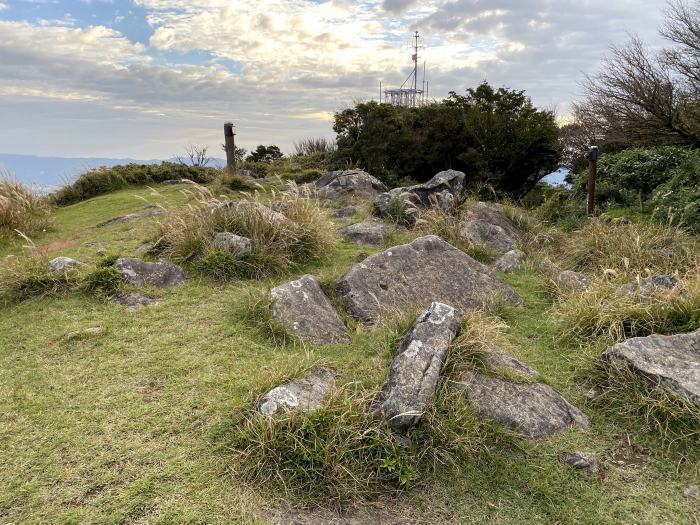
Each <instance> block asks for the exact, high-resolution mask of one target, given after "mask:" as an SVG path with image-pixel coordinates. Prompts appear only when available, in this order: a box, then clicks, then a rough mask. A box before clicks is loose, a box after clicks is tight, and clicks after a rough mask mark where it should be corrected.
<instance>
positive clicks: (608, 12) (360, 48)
mask: <svg viewBox="0 0 700 525" xmlns="http://www.w3.org/2000/svg"><path fill="white" fill-rule="evenodd" d="M664 6H665V3H664V2H663V1H652V0H491V1H482V0H425V1H416V0H364V1H356V2H352V1H349V0H328V1H323V0H287V1H281V0H244V1H239V0H193V1H185V0H0V152H2V153H18V154H31V155H47V156H66V157H69V156H80V157H132V158H144V159H151V158H168V157H172V156H175V155H179V154H182V153H183V151H184V148H185V146H186V145H188V144H196V145H206V146H208V148H209V152H210V153H211V154H213V155H215V156H219V157H220V156H223V152H222V151H221V142H222V140H223V123H224V122H225V121H226V120H233V121H234V122H235V123H236V126H237V143H238V144H239V145H241V146H243V147H246V148H248V149H250V148H251V147H254V146H255V145H256V144H261V143H264V144H278V145H279V146H280V147H281V148H282V150H283V151H287V152H289V151H291V149H292V147H293V143H294V142H295V141H296V140H299V139H301V138H305V137H316V136H326V137H333V136H334V134H333V131H332V115H333V113H334V112H335V111H338V110H341V109H343V108H345V107H348V106H351V105H352V104H353V103H354V102H357V101H361V100H371V99H372V98H374V99H377V98H378V93H379V82H380V81H382V83H383V85H384V86H385V87H398V85H399V84H401V82H402V81H403V80H404V78H405V77H406V76H407V75H408V73H409V71H410V69H411V67H412V63H411V53H412V52H411V50H410V47H409V46H410V41H411V35H412V33H413V31H416V30H418V31H420V34H421V36H422V38H421V49H420V51H419V55H420V56H421V61H422V60H425V61H426V70H427V78H428V81H429V85H430V96H431V98H435V99H441V98H443V97H445V96H447V94H448V92H449V91H456V92H458V93H463V92H464V91H465V90H466V89H467V88H468V87H473V86H475V85H477V84H478V83H480V82H481V81H483V80H487V81H489V82H490V83H491V84H493V85H495V86H507V87H510V88H514V89H520V90H525V91H526V93H527V94H528V95H529V96H530V97H531V98H532V100H533V102H534V103H535V104H536V105H538V106H539V107H545V108H550V109H554V110H555V111H556V112H557V115H558V116H559V117H560V118H561V119H563V120H565V119H566V117H567V115H568V114H569V113H570V103H571V101H572V100H574V99H575V98H576V97H577V96H579V95H580V81H581V79H582V78H583V76H584V74H586V73H593V72H595V71H596V69H597V68H598V67H599V66H600V60H601V58H603V56H604V55H605V54H606V53H607V51H608V49H609V46H610V45H614V44H617V45H620V44H623V43H624V42H625V41H626V40H627V39H628V36H629V34H631V33H635V34H638V35H639V36H640V37H642V38H643V39H644V40H646V41H647V42H648V43H649V45H650V46H651V47H657V46H659V45H661V44H662V43H663V42H662V40H661V38H660V37H659V35H658V33H657V28H658V26H659V25H660V24H661V21H662V10H663V8H664Z"/></svg>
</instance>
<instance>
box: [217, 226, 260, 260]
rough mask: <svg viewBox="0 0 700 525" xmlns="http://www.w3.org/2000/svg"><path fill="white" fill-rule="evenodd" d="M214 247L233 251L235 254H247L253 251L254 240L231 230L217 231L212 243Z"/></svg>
mask: <svg viewBox="0 0 700 525" xmlns="http://www.w3.org/2000/svg"><path fill="white" fill-rule="evenodd" d="M211 245H212V248H214V249H216V250H223V251H226V252H231V253H233V254H235V255H239V256H240V255H245V254H246V253H250V252H251V251H253V241H252V240H251V239H249V238H248V237H242V236H240V235H236V234H235V233H231V232H217V233H215V234H214V240H213V241H212V243H211Z"/></svg>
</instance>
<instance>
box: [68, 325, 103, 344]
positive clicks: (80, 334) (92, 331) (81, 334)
mask: <svg viewBox="0 0 700 525" xmlns="http://www.w3.org/2000/svg"><path fill="white" fill-rule="evenodd" d="M104 331H105V329H104V327H102V326H93V327H90V328H83V329H82V330H77V331H75V332H68V333H67V334H66V339H68V340H69V341H72V340H74V339H86V338H88V337H92V336H95V335H100V334H102V333H104Z"/></svg>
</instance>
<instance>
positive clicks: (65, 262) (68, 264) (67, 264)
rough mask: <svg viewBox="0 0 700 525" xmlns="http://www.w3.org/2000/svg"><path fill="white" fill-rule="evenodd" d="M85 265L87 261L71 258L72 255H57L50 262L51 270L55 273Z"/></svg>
mask: <svg viewBox="0 0 700 525" xmlns="http://www.w3.org/2000/svg"><path fill="white" fill-rule="evenodd" d="M81 266H85V263H82V262H80V261H76V260H75V259H71V258H70V257H63V256H61V257H56V258H55V259H51V260H50V261H49V262H48V267H49V271H51V272H53V273H62V272H67V271H69V270H73V269H75V268H80V267H81Z"/></svg>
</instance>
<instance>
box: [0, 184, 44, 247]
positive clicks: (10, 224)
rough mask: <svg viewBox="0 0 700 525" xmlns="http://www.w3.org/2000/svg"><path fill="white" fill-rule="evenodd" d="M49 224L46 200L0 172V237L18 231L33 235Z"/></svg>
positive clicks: (14, 233)
mask: <svg viewBox="0 0 700 525" xmlns="http://www.w3.org/2000/svg"><path fill="white" fill-rule="evenodd" d="M50 224H51V218H50V206H49V205H48V203H47V200H46V199H45V198H43V197H40V196H38V195H36V194H35V193H34V192H33V191H32V190H31V188H29V187H27V186H26V185H24V184H22V183H21V182H20V181H18V180H16V179H14V178H13V177H11V176H10V175H9V174H7V173H2V172H0V237H2V236H14V235H16V234H17V233H19V232H21V233H23V234H25V235H34V234H36V233H39V232H41V231H43V230H45V229H47V228H49V226H50Z"/></svg>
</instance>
